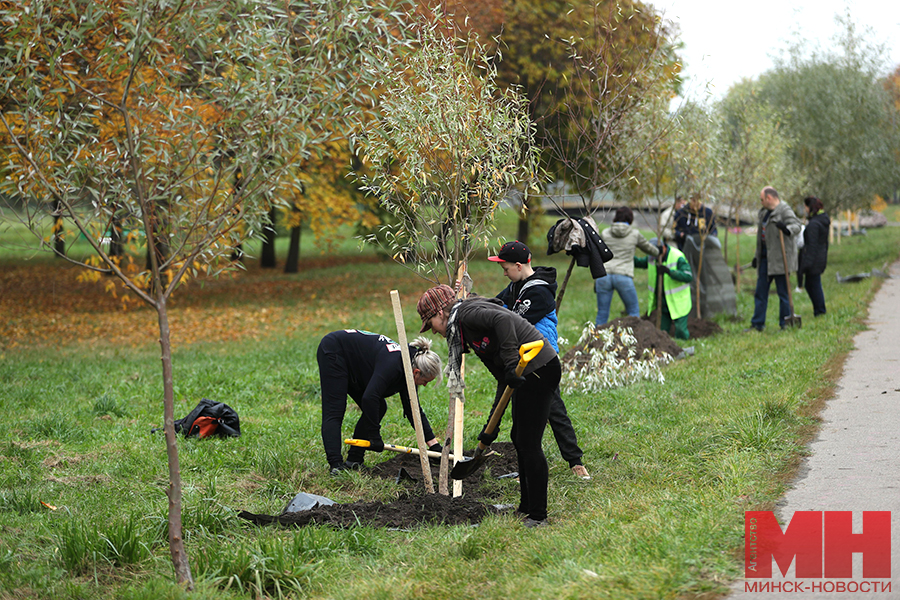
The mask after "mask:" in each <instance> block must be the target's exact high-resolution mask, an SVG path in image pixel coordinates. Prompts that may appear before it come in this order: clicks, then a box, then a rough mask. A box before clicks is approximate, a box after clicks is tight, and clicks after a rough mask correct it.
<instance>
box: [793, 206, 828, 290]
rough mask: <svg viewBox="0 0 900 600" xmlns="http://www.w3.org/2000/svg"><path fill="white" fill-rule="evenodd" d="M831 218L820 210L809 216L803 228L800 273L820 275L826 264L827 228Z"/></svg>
mask: <svg viewBox="0 0 900 600" xmlns="http://www.w3.org/2000/svg"><path fill="white" fill-rule="evenodd" d="M830 225H831V219H830V218H829V217H828V214H827V213H824V212H820V213H817V214H816V215H815V216H812V217H810V219H809V222H808V223H807V224H806V229H804V230H803V252H801V253H800V268H799V271H800V273H803V274H809V275H821V274H822V273H824V272H825V267H826V266H828V228H829V226H830Z"/></svg>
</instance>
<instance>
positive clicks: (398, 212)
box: [359, 20, 537, 493]
mask: <svg viewBox="0 0 900 600" xmlns="http://www.w3.org/2000/svg"><path fill="white" fill-rule="evenodd" d="M436 23H440V20H438V21H436ZM420 32H421V33H420V39H419V43H418V45H417V47H416V49H415V50H414V51H412V52H411V53H409V54H408V55H405V56H403V57H401V58H400V59H398V60H397V61H396V62H394V63H392V64H387V65H385V69H384V71H383V75H382V78H383V80H384V82H385V85H384V94H383V96H382V99H381V103H380V106H379V112H380V115H379V116H378V118H377V119H373V120H372V121H371V122H369V123H368V125H367V126H366V127H365V130H364V131H363V132H362V134H361V135H360V139H359V145H360V151H361V156H363V159H364V162H365V167H366V168H365V169H364V170H363V171H362V172H361V173H360V178H361V182H362V183H363V186H364V188H365V189H366V190H367V191H368V192H369V193H370V194H371V195H372V196H374V197H375V198H377V199H378V201H379V203H380V204H381V206H382V208H383V209H384V210H385V211H386V212H387V213H388V215H389V216H390V218H391V220H390V221H389V222H388V223H386V224H385V225H383V226H382V227H381V229H380V231H379V233H378V235H376V234H372V235H369V236H367V237H366V239H367V240H368V241H370V242H372V243H376V244H380V245H382V246H383V247H385V248H386V249H387V250H388V252H389V253H390V255H391V257H392V258H393V259H394V260H396V261H397V262H399V263H401V264H403V265H405V266H407V267H408V268H410V269H412V270H414V271H415V272H417V273H418V274H420V275H421V276H422V277H424V278H426V279H428V280H429V281H430V282H432V283H433V284H438V283H447V284H449V285H454V283H455V282H456V281H457V280H461V279H463V278H465V277H467V274H466V269H465V265H466V264H467V263H468V261H469V259H470V257H471V256H472V255H473V254H474V253H475V252H477V251H479V250H484V249H485V248H486V247H487V245H488V243H489V241H490V234H491V232H492V231H493V229H494V226H493V220H494V213H495V211H496V210H497V207H498V206H499V205H500V203H501V202H503V201H504V200H505V199H506V197H507V194H508V193H509V192H510V191H511V190H513V189H520V190H522V191H523V192H524V193H526V194H527V193H528V191H529V190H530V187H531V186H532V185H533V182H534V179H535V172H536V168H537V152H536V148H535V146H534V144H533V139H532V138H533V128H532V124H531V120H530V119H529V118H528V114H527V111H526V103H525V100H524V99H523V98H522V97H521V96H519V95H518V94H517V93H515V91H513V90H509V89H507V90H500V89H498V87H497V85H496V83H495V75H496V72H495V70H494V68H493V67H492V66H491V61H490V60H489V57H486V56H485V55H484V54H483V51H482V47H481V45H480V44H478V43H477V42H476V41H475V40H469V43H468V45H467V46H465V47H464V48H459V47H458V43H459V42H457V40H456V38H455V36H454V35H452V33H453V32H452V31H450V32H448V31H447V30H445V29H444V28H443V27H439V26H438V25H434V24H432V25H428V26H423V27H422V29H421V30H420ZM448 383H449V385H450V411H449V413H450V414H449V416H448V434H447V436H446V437H447V438H451V437H452V438H453V439H454V455H455V456H460V455H461V452H462V446H461V445H462V437H461V436H462V433H461V421H460V420H458V417H457V415H459V416H460V417H461V415H462V401H463V387H462V381H461V378H460V377H458V376H456V375H451V376H450V377H448ZM454 431H455V434H454ZM440 473H441V480H440V486H439V489H440V491H441V492H442V493H447V491H448V490H447V475H446V474H447V461H446V452H445V455H444V460H442V464H441V471H440ZM457 491H458V490H457Z"/></svg>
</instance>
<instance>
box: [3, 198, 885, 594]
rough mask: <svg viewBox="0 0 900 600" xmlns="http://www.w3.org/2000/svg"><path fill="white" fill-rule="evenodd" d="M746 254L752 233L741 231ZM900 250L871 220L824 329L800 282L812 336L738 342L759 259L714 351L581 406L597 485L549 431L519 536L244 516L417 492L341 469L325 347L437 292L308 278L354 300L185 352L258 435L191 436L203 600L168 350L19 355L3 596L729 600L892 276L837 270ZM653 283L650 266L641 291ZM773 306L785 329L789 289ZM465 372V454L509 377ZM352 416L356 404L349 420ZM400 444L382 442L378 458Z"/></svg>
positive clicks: (336, 270) (430, 404) (440, 404)
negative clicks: (178, 519)
mask: <svg viewBox="0 0 900 600" xmlns="http://www.w3.org/2000/svg"><path fill="white" fill-rule="evenodd" d="M547 220H548V221H551V222H552V219H547ZM542 227H543V225H542ZM504 231H514V229H513V223H512V220H511V219H509V218H508V217H507V216H504V218H503V220H501V223H500V232H501V234H502V233H503V232H504ZM543 231H546V229H545V228H544V229H543ZM535 237H536V238H537V239H532V240H529V242H530V243H531V245H532V248H533V249H535V254H536V262H538V264H549V265H552V266H556V267H557V269H559V270H560V271H561V273H560V278H561V277H562V275H563V274H564V272H565V268H566V267H567V266H568V257H566V256H559V255H554V256H552V257H544V256H543V250H542V247H541V244H540V236H539V235H537V236H535ZM742 244H744V242H742ZM750 247H752V241H751V243H750V244H746V245H743V248H744V249H746V248H750ZM898 254H900V229H898V228H885V229H881V230H870V231H869V232H868V235H866V236H854V237H852V238H847V239H844V240H843V241H842V243H841V244H840V245H835V246H833V248H832V252H831V255H830V256H829V270H828V271H827V272H826V276H825V277H824V278H823V279H824V281H823V283H824V286H825V295H826V299H827V302H828V311H829V312H828V314H827V315H826V316H824V317H821V318H818V319H813V318H812V309H811V306H810V305H809V301H808V299H807V298H806V297H805V295H803V296H800V297H798V298H796V299H795V301H796V303H797V310H798V312H799V313H800V314H801V315H802V316H803V327H802V328H801V329H799V330H793V331H789V332H778V331H777V328H775V330H776V331H772V330H771V328H770V330H767V331H766V332H764V333H762V334H760V335H747V334H743V333H741V330H742V329H743V328H744V327H746V326H747V323H748V322H749V318H750V313H751V312H752V297H751V296H750V293H751V290H752V285H753V283H754V279H755V272H753V271H751V272H750V273H748V274H747V275H746V277H745V282H744V289H743V293H742V294H740V295H739V301H738V310H739V316H740V319H739V320H735V321H732V320H730V319H726V318H720V319H719V322H720V324H721V325H722V327H723V328H724V332H723V333H722V334H720V335H718V336H715V337H712V338H706V339H700V340H690V341H688V342H686V344H685V345H693V346H694V347H695V351H696V353H695V355H694V356H693V357H691V358H689V359H687V360H683V361H678V362H676V363H673V364H672V365H670V366H668V367H665V369H664V373H665V377H666V382H665V383H664V384H656V383H649V382H645V383H641V384H637V385H634V386H630V387H627V388H620V389H615V390H611V391H608V392H604V393H602V394H595V395H582V394H572V395H568V396H566V397H565V401H566V404H567V407H568V410H569V413H570V415H571V417H572V420H573V423H574V424H575V427H576V431H577V432H578V436H579V442H580V444H581V445H582V447H583V448H584V450H585V462H586V465H587V467H588V468H589V469H590V471H591V473H592V474H593V475H594V478H593V479H592V480H591V481H589V482H582V481H580V480H575V479H574V478H573V477H572V476H571V474H570V473H569V471H568V468H567V465H566V463H565V462H564V461H563V460H562V459H561V457H560V456H559V452H558V450H557V449H556V447H555V443H554V441H553V438H552V436H551V435H550V434H548V435H547V436H545V438H544V445H545V449H546V451H547V456H548V460H549V461H550V469H551V475H550V477H551V479H550V515H551V520H552V521H553V525H552V526H551V527H548V528H543V529H539V530H526V529H523V528H522V527H521V526H520V525H518V524H516V523H515V522H514V521H513V520H512V519H511V518H510V517H508V516H498V517H491V518H489V519H487V520H486V521H485V522H483V523H482V524H481V525H480V526H479V527H477V528H473V527H460V526H453V527H451V526H431V527H426V528H422V529H417V530H414V531H410V532H403V531H387V530H375V529H370V528H363V527H360V528H354V529H350V530H346V531H339V530H332V529H329V528H324V527H309V528H304V529H300V530H294V529H290V530H286V529H275V528H257V527H254V526H252V525H250V524H248V522H246V521H244V520H242V519H239V518H237V517H236V513H237V512H238V511H239V510H249V511H251V512H256V513H268V514H275V513H278V512H280V511H281V510H282V509H283V508H284V507H285V505H286V504H287V503H288V501H289V500H290V499H291V498H292V497H293V496H294V495H295V494H296V493H297V492H298V491H301V490H302V491H305V492H309V493H315V494H321V495H325V496H328V497H331V498H332V499H334V500H335V501H337V502H352V501H355V500H376V499H377V500H382V501H387V500H390V499H392V498H394V497H396V494H397V489H396V486H394V485H393V483H391V482H385V481H381V480H374V479H372V478H369V477H367V476H365V475H364V474H363V475H360V474H352V475H351V476H350V477H346V478H340V479H335V478H332V477H330V476H328V475H327V473H326V464H325V461H324V456H323V452H322V450H321V442H320V439H319V422H320V407H319V396H318V394H319V391H318V374H317V370H316V364H315V357H314V355H315V348H316V345H317V344H318V341H319V337H320V336H321V334H322V333H324V332H327V331H330V330H333V329H338V328H342V327H360V328H365V329H369V330H373V331H383V332H385V333H389V334H391V335H393V334H394V332H395V327H394V321H393V316H392V313H391V309H390V303H389V300H388V290H390V289H394V288H399V289H401V292H402V295H403V299H404V303H405V304H404V310H405V312H404V314H405V318H406V323H407V330H408V332H409V333H410V335H411V334H412V332H413V330H414V329H413V328H414V325H415V322H416V315H415V310H414V300H415V294H416V293H417V292H420V291H421V290H423V289H424V287H425V284H424V283H423V282H422V281H420V280H418V279H416V278H415V277H414V276H411V275H409V274H408V273H407V272H406V271H405V270H403V269H401V268H399V267H396V266H393V265H391V264H389V263H376V264H372V265H363V266H359V265H345V266H334V267H328V268H324V269H320V270H316V271H306V272H303V273H301V274H299V275H297V276H293V277H305V278H308V280H309V281H310V283H311V284H316V285H317V286H319V291H318V295H319V297H320V298H325V300H324V302H325V303H326V304H327V303H331V304H332V305H335V307H339V308H340V310H334V311H324V312H321V313H316V314H317V315H318V316H317V317H316V318H315V319H311V320H310V323H309V324H308V325H307V326H304V327H300V328H297V329H294V330H291V331H285V332H283V334H282V335H277V336H274V337H270V338H261V339H259V340H243V341H240V342H233V343H216V344H213V343H204V344H195V345H188V346H184V347H179V348H177V349H176V352H175V356H174V369H175V373H174V375H175V383H176V413H178V414H177V415H176V416H179V417H180V416H184V415H185V414H187V412H188V411H189V410H190V409H191V408H193V406H194V405H195V404H196V402H197V401H198V400H199V399H200V398H201V397H207V398H211V399H214V400H219V401H223V402H226V403H228V404H230V405H231V406H233V407H234V408H235V409H236V410H237V411H238V412H239V414H240V417H241V430H242V433H243V435H242V437H241V438H239V439H231V440H219V439H210V440H184V439H180V440H179V454H180V460H181V471H182V477H183V485H184V502H185V514H184V524H185V540H186V547H187V549H188V552H189V555H190V560H191V566H192V569H193V574H194V577H195V579H196V583H197V591H196V592H194V593H192V594H190V595H187V594H185V593H183V592H182V591H181V590H180V589H179V588H178V587H177V586H176V585H174V583H172V580H173V574H172V566H171V560H170V557H169V555H168V549H167V543H166V535H165V526H166V510H167V508H166V507H167V501H166V496H165V489H166V485H167V480H168V476H167V468H166V456H165V448H164V445H163V440H162V438H161V435H160V434H153V435H151V433H150V430H151V428H152V427H155V426H159V425H160V424H161V421H162V401H161V396H162V385H161V374H160V368H159V357H158V350H157V348H156V347H155V346H148V347H147V348H138V349H129V348H118V347H109V346H103V345H102V344H100V345H97V344H92V345H90V346H84V345H80V344H78V343H77V342H72V343H70V344H68V345H63V346H59V347H55V348H47V347H31V348H29V347H23V348H17V349H15V350H12V349H7V350H5V351H3V352H2V355H0V358H2V360H0V390H2V398H0V420H2V422H3V423H5V424H6V426H5V427H4V428H3V430H2V431H0V531H2V535H0V599H2V600H7V599H12V598H48V597H53V598H60V599H64V600H65V599H73V600H74V599H83V598H90V599H95V598H96V599H112V598H116V599H118V598H123V599H134V600H138V599H148V600H149V599H157V598H172V599H181V598H191V599H196V598H203V599H205V598H226V599H228V598H235V599H245V598H246V599H250V598H253V599H255V598H261V597H268V598H280V597H283V598H334V599H347V600H350V599H354V600H356V599H358V598H367V599H370V600H374V599H380V598H384V599H391V600H395V599H407V598H408V599H414V598H416V599H418V598H428V599H430V600H431V599H443V598H446V599H448V600H449V599H454V600H456V599H468V598H471V599H476V598H478V599H490V598H497V599H500V598H504V599H505V598H510V597H515V598H521V599H529V598H572V599H592V598H598V599H599V598H676V597H686V598H692V597H699V596H702V595H704V594H712V593H721V592H723V591H724V590H725V589H726V588H725V586H726V585H727V584H728V582H729V581H731V580H732V579H733V578H735V577H738V576H740V574H741V572H742V570H741V558H740V557H741V554H740V553H741V551H742V544H743V537H742V535H743V511H744V510H747V509H751V508H763V509H766V508H769V507H771V506H773V504H774V502H775V501H776V500H777V499H778V498H779V497H780V495H781V494H782V492H783V491H784V481H785V478H786V477H787V476H788V475H789V474H790V473H791V470H792V469H793V468H794V465H796V463H797V460H798V458H799V457H800V456H802V454H803V452H804V446H803V442H804V441H805V440H806V439H807V437H808V435H809V432H810V431H811V430H812V429H813V428H814V427H815V425H816V421H815V418H814V415H811V414H810V412H811V411H812V410H813V408H814V407H815V405H816V402H817V401H818V400H819V398H820V396H821V394H822V393H823V391H824V392H827V390H828V389H829V385H830V382H832V381H833V379H834V378H835V377H836V376H837V373H836V372H835V370H834V369H835V367H836V365H838V364H839V362H837V363H836V362H835V360H836V358H835V357H840V356H842V355H843V354H845V353H846V352H848V351H849V350H850V349H851V347H852V342H851V340H852V337H853V335H854V334H855V333H856V332H858V331H859V330H861V329H862V328H863V325H862V323H863V319H864V317H865V314H866V307H867V305H868V302H869V300H870V299H871V297H872V294H873V293H874V290H875V288H876V286H877V285H878V284H879V281H878V280H877V279H874V278H870V279H867V280H864V281H862V282H860V283H858V284H838V283H837V282H836V280H835V278H834V273H835V272H836V271H840V272H841V273H842V274H850V273H858V272H868V271H870V270H871V269H872V268H873V267H878V268H881V267H883V266H884V264H885V263H890V262H891V261H893V260H896V258H897V256H898ZM471 270H472V276H473V278H474V279H475V281H476V291H482V293H484V294H487V293H495V292H496V291H499V289H500V288H501V287H503V285H505V283H506V280H505V279H504V278H503V277H502V274H501V272H500V270H499V268H498V267H497V266H496V265H494V264H491V263H488V261H485V260H481V261H477V262H475V263H473V264H472V265H471ZM272 277H274V278H287V277H289V276H285V275H283V274H280V273H275V274H273V275H272ZM347 278H351V279H352V280H354V281H355V283H354V286H353V287H354V290H355V293H354V294H352V295H348V296H342V297H340V298H335V297H334V296H333V294H332V295H330V294H329V290H330V289H332V288H331V287H330V286H332V285H335V286H337V285H340V286H345V285H346V283H345V282H346V280H347ZM642 278H643V279H642ZM645 278H646V275H645V273H644V272H641V271H639V272H638V275H637V285H638V289H639V290H643V289H645V286H646V279H645ZM335 289H336V288H335ZM341 289H344V288H343V287H342V288H341ZM216 301H217V302H221V303H223V305H230V304H231V303H234V302H241V303H246V304H247V305H248V306H258V307H259V308H265V307H266V306H272V305H274V304H275V303H283V304H285V305H288V306H292V307H293V308H294V309H295V310H298V311H305V310H309V311H312V310H316V309H318V308H320V305H319V304H317V302H318V300H317V301H316V302H312V303H306V302H298V301H297V300H296V299H294V298H284V297H266V298H259V297H256V296H253V295H252V294H248V295H247V296H246V297H243V296H241V297H239V298H238V297H229V298H217V299H216ZM615 302H616V303H618V302H619V301H618V300H616V301H615ZM641 305H642V307H645V306H646V301H645V295H644V294H641ZM769 308H770V313H769V321H770V323H772V322H774V319H776V318H777V301H774V302H770V307H769ZM619 310H621V304H614V305H613V309H612V314H613V315H616V314H618V313H617V311H619ZM595 312H596V302H595V297H594V294H593V287H592V281H591V279H590V276H589V274H588V272H587V270H586V269H582V268H576V269H575V271H574V272H573V275H572V278H571V280H570V282H569V284H568V291H567V292H566V297H565V300H564V303H563V306H562V310H561V314H560V319H561V321H560V330H561V334H562V335H563V336H564V337H566V338H568V339H569V340H570V341H572V342H574V341H575V340H576V339H577V337H578V334H579V333H580V331H581V327H582V325H583V323H584V322H585V321H588V320H592V319H593V317H594V313H595ZM148 318H150V317H149V315H148ZM442 347H443V346H442V345H438V348H439V349H440V348H442ZM468 365H469V368H468V369H467V403H466V418H467V427H466V446H467V447H472V446H473V445H474V444H475V443H476V439H475V435H476V433H477V431H478V430H479V428H480V425H481V424H482V423H483V421H484V420H485V418H486V414H487V412H488V411H489V409H490V400H491V399H492V393H491V390H492V388H493V384H492V381H491V379H490V376H489V374H488V373H487V372H486V370H485V369H484V368H483V367H482V366H481V365H480V364H477V361H469V362H468ZM422 403H423V405H424V406H425V409H426V411H427V412H428V414H429V417H431V419H432V422H433V423H435V424H436V427H437V428H440V425H439V424H440V423H442V422H443V420H444V417H442V415H445V414H446V392H445V390H444V389H443V388H441V387H436V386H428V387H427V388H425V389H424V393H423V395H422ZM388 407H389V408H388V414H387V417H386V421H385V424H384V431H383V434H384V439H385V440H389V441H392V442H394V443H398V444H403V445H412V444H414V437H413V433H412V430H411V429H410V428H409V426H408V424H406V422H405V421H404V420H402V417H401V414H400V410H399V405H398V403H397V402H396V401H395V400H391V401H389V402H388ZM354 420H355V419H354V417H353V411H349V412H348V418H347V419H346V420H345V426H346V428H347V433H348V434H349V432H350V429H351V428H352V425H353V422H354ZM507 436H508V433H507V434H505V435H504V436H501V438H500V439H501V440H505V439H508V437H507ZM387 458H389V457H388V456H379V455H372V454H369V455H368V456H367V462H370V463H372V462H375V461H379V460H386V459H387ZM42 502H43V503H46V504H48V505H51V506H54V507H56V509H55V510H50V509H49V508H47V507H45V506H44V504H41V503H42Z"/></svg>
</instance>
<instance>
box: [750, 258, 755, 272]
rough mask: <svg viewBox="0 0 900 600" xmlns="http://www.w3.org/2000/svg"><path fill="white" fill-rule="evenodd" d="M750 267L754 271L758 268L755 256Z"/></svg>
mask: <svg viewBox="0 0 900 600" xmlns="http://www.w3.org/2000/svg"><path fill="white" fill-rule="evenodd" d="M750 267H751V268H753V269H755V268H756V257H755V256H754V257H753V260H752V261H750Z"/></svg>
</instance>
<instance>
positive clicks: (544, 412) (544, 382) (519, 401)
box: [510, 357, 562, 521]
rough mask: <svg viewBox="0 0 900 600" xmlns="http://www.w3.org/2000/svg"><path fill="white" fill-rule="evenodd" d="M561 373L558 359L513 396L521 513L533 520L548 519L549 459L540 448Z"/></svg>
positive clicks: (528, 376) (545, 366)
mask: <svg viewBox="0 0 900 600" xmlns="http://www.w3.org/2000/svg"><path fill="white" fill-rule="evenodd" d="M561 374H562V371H561V368H560V365H559V358H558V357H553V360H551V361H550V362H549V363H547V364H546V365H544V366H543V367H541V368H539V369H537V370H536V371H534V372H533V373H529V374H528V375H526V376H525V383H524V384H522V385H521V386H520V387H519V388H518V389H517V390H516V391H515V393H514V394H513V397H512V418H513V424H512V431H511V432H510V436H511V437H512V441H513V445H514V446H515V448H516V454H517V456H518V461H519V488H520V492H521V496H520V500H519V512H521V513H525V514H527V515H528V516H529V517H531V518H532V519H536V520H539V521H542V520H544V519H546V518H547V485H548V481H549V479H550V473H549V469H548V467H547V457H546V456H545V455H544V450H543V448H542V447H541V442H542V440H543V437H544V429H546V427H547V417H548V415H549V414H550V404H551V401H552V398H553V394H554V393H555V392H556V391H557V390H558V388H559V380H560V376H561Z"/></svg>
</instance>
